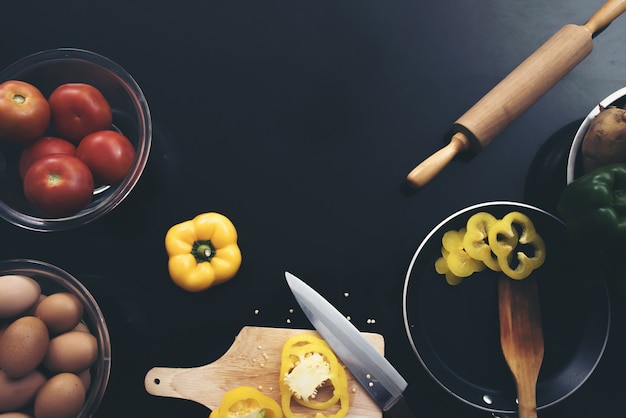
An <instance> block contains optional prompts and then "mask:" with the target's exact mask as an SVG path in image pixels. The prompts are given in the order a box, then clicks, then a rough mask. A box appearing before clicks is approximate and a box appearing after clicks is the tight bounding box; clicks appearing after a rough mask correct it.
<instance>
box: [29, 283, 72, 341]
mask: <svg viewBox="0 0 626 418" xmlns="http://www.w3.org/2000/svg"><path fill="white" fill-rule="evenodd" d="M35 316H36V317H37V318H39V319H41V320H42V321H43V322H44V324H46V326H47V327H48V331H49V332H50V335H59V334H61V333H63V332H66V331H69V330H71V329H72V328H74V327H75V326H76V325H77V324H78V323H79V322H80V319H81V318H82V316H83V304H82V303H81V302H80V301H79V300H78V298H77V297H76V296H74V295H73V294H71V293H68V292H59V293H54V294H51V295H48V297H47V298H45V300H43V301H41V303H40V304H39V305H38V306H37V310H36V311H35Z"/></svg>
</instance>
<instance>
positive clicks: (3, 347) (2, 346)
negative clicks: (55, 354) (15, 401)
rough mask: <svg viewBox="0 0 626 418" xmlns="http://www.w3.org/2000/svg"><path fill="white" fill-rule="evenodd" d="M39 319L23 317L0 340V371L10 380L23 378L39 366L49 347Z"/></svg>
mask: <svg viewBox="0 0 626 418" xmlns="http://www.w3.org/2000/svg"><path fill="white" fill-rule="evenodd" d="M49 342H50V340H49V337H48V328H47V327H46V325H45V324H44V323H43V322H42V321H41V319H39V318H36V317H34V316H23V317H21V318H19V319H16V320H15V321H13V322H12V323H11V325H9V326H8V327H7V329H5V330H4V333H3V334H2V339H1V340H0V369H2V370H3V371H4V372H5V373H6V374H7V376H9V377H12V378H20V377H24V376H26V375H27V374H29V373H30V372H32V371H33V370H35V369H36V368H37V366H39V364H41V361H42V360H43V359H44V357H45V356H46V352H47V351H48V345H49Z"/></svg>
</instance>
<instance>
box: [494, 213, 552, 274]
mask: <svg viewBox="0 0 626 418" xmlns="http://www.w3.org/2000/svg"><path fill="white" fill-rule="evenodd" d="M516 226H517V227H519V228H520V229H521V233H519V238H518V232H517V229H516ZM518 244H522V245H531V246H533V247H534V251H533V254H532V255H530V256H529V255H527V254H526V253H524V251H517V253H515V250H516V249H517V246H518ZM489 245H490V246H491V250H492V251H493V252H494V254H495V255H496V256H497V257H498V265H499V266H500V268H501V269H502V272H503V273H504V274H506V275H507V276H509V277H510V278H512V279H515V280H521V279H525V278H526V277H528V276H529V275H530V273H531V272H532V271H533V270H535V269H537V268H539V267H541V265H542V264H543V262H544V261H545V258H546V246H545V243H544V242H543V239H542V238H541V236H539V234H538V233H537V231H536V230H535V226H534V224H533V222H532V221H531V220H530V218H529V217H528V216H526V215H524V214H523V213H521V212H510V213H508V214H507V215H505V216H504V218H502V219H501V220H499V221H498V222H496V223H495V224H494V225H492V226H491V228H490V229H489ZM514 255H516V256H517V257H516V260H514ZM515 261H516V265H515V266H513V265H512V264H513V263H514V262H515Z"/></svg>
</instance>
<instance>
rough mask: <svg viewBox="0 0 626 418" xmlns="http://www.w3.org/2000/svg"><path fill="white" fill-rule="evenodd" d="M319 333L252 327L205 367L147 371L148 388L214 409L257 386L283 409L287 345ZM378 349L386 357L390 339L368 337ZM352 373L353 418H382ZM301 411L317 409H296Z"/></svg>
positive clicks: (152, 392) (153, 391) (243, 329)
mask: <svg viewBox="0 0 626 418" xmlns="http://www.w3.org/2000/svg"><path fill="white" fill-rule="evenodd" d="M301 333H309V334H313V335H316V336H319V334H318V333H317V332H316V331H312V330H304V329H287V328H265V327H252V326H246V327H244V328H242V329H241V331H240V332H239V334H238V335H237V336H236V337H235V340H234V342H233V344H232V345H231V347H230V348H229V349H228V350H227V351H226V353H225V354H224V355H223V356H222V357H220V358H219V359H217V360H216V361H214V362H213V363H209V364H206V365H204V366H199V367H184V368H180V367H178V368H171V367H154V368H152V369H150V370H149V371H148V373H146V377H145V380H144V385H145V388H146V391H148V393H150V394H151V395H155V396H163V397H170V398H180V399H187V400H191V401H195V402H198V403H200V404H202V405H204V406H206V407H207V408H209V409H211V410H213V409H215V408H217V407H218V406H219V404H220V401H221V400H222V397H223V396H224V394H225V393H226V392H227V391H229V390H231V389H234V388H235V387H237V386H243V385H246V386H252V387H255V388H257V389H259V390H260V391H261V392H263V393H264V394H265V395H267V396H269V397H270V398H272V399H274V400H275V401H276V402H278V404H279V405H280V389H279V386H278V381H279V373H280V356H281V352H282V348H283V345H284V343H285V342H286V341H287V339H288V338H290V337H291V336H293V335H296V334H301ZM363 336H364V337H365V338H366V339H367V340H368V341H370V342H371V343H372V344H373V345H374V347H376V349H377V350H378V351H379V352H380V353H381V354H384V339H383V336H382V335H380V334H374V333H363ZM346 371H347V372H348V373H347V375H348V391H349V393H350V409H349V411H348V415H347V416H348V417H350V418H357V417H364V418H365V417H367V418H370V417H375V418H380V417H382V411H381V409H380V408H379V407H378V406H377V405H376V404H375V403H374V401H373V400H372V398H370V396H369V395H368V394H367V392H366V391H365V389H364V388H363V387H362V386H361V385H360V384H359V382H357V381H356V380H355V379H354V377H353V376H352V374H350V372H349V371H348V370H347V369H346ZM293 410H294V411H295V412H296V413H308V415H309V416H314V415H315V414H312V413H311V410H307V409H306V408H301V407H300V406H294V407H293Z"/></svg>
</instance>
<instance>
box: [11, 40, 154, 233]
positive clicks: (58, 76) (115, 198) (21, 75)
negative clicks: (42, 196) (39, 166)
mask: <svg viewBox="0 0 626 418" xmlns="http://www.w3.org/2000/svg"><path fill="white" fill-rule="evenodd" d="M7 80H21V81H25V82H28V83H31V84H33V85H35V86H36V87H37V88H38V89H39V90H40V91H41V92H42V93H43V95H44V96H45V97H46V98H47V97H49V96H50V93H52V91H53V90H54V89H55V88H56V87H58V86H59V85H61V84H64V83H87V84H91V85H93V86H95V87H96V88H98V89H99V90H100V91H101V92H102V94H103V95H104V97H105V98H106V99H107V101H108V102H109V104H110V106H111V110H112V113H113V126H112V129H114V130H118V131H119V132H121V133H122V134H124V135H125V136H126V137H127V138H128V139H130V141H131V142H132V144H133V145H134V147H135V151H136V157H135V161H134V164H133V167H132V168H131V170H130V172H129V173H128V175H127V176H126V178H125V179H124V180H123V181H122V183H120V184H119V185H116V186H99V187H96V189H95V190H94V194H93V198H92V201H91V203H89V204H88V205H87V206H86V207H85V208H83V209H82V210H81V211H80V212H78V213H76V214H74V215H72V216H67V217H61V218H52V217H48V216H46V215H44V214H42V213H40V212H38V211H36V210H35V209H34V208H33V207H32V205H31V204H30V203H29V202H28V201H27V200H26V198H25V196H24V192H23V189H22V182H21V179H20V176H19V170H18V162H19V156H20V154H21V152H22V150H23V148H24V145H13V144H0V216H1V217H2V218H4V219H5V220H7V221H8V222H11V223H13V224H15V225H18V226H21V227H23V228H26V229H29V230H35V231H40V232H48V231H59V230H65V229H70V228H74V227H78V226H81V225H85V224H87V223H89V222H92V221H94V220H96V219H98V218H100V217H102V216H104V215H105V214H107V213H109V212H110V211H112V210H113V209H114V208H115V207H117V206H118V205H119V204H120V203H121V202H122V201H123V200H124V199H125V198H126V196H128V194H129V193H130V192H131V191H132V190H133V188H134V187H135V185H136V184H137V182H138V181H139V178H140V177H141V174H142V173H143V170H144V168H145V166H146V163H147V161H148V155H149V153H150V146H151V143H152V120H151V116H150V110H149V108H148V103H147V102H146V99H145V97H144V95H143V92H142V91H141V89H140V87H139V85H138V84H137V82H136V81H135V80H134V79H133V77H132V76H131V75H130V74H129V73H128V72H127V71H126V70H124V69H123V68H122V67H121V66H119V65H118V64H116V63H115V62H113V61H111V60H110V59H108V58H105V57H103V56H101V55H98V54H96V53H93V52H90V51H85V50H81V49H73V48H61V49H53V50H48V51H42V52H37V53H35V54H32V55H29V56H27V57H25V58H22V59H20V60H19V61H17V62H15V63H13V64H12V65H10V66H9V67H7V68H6V69H4V70H3V71H2V72H0V83H2V82H4V81H7Z"/></svg>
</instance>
